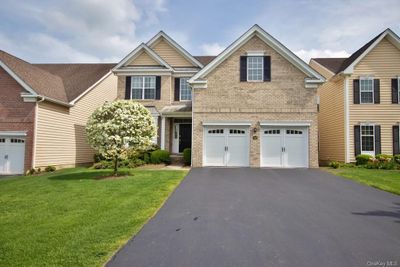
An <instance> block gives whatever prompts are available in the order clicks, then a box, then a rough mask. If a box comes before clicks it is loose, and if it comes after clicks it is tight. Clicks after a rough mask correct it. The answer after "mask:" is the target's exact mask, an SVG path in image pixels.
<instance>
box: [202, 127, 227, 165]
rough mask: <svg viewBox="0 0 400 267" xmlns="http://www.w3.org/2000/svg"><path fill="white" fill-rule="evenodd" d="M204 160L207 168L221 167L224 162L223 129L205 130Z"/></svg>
mask: <svg viewBox="0 0 400 267" xmlns="http://www.w3.org/2000/svg"><path fill="white" fill-rule="evenodd" d="M205 130H206V135H205V141H204V150H205V151H204V159H205V162H204V163H205V165H207V166H222V165H223V164H224V162H225V129H205Z"/></svg>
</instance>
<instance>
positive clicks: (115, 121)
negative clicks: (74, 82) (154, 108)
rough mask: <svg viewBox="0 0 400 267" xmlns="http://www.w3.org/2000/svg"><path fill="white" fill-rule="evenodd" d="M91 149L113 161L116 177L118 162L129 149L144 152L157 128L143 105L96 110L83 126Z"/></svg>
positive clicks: (121, 102) (125, 102) (116, 105)
mask: <svg viewBox="0 0 400 267" xmlns="http://www.w3.org/2000/svg"><path fill="white" fill-rule="evenodd" d="M86 134H87V137H88V141H89V144H90V145H91V147H92V148H94V149H95V150H96V151H98V152H99V153H100V154H102V155H103V156H104V157H105V158H107V159H111V160H113V161H114V175H117V171H118V161H119V160H123V159H125V158H126V156H127V152H128V151H129V150H131V149H146V148H147V147H149V146H150V145H151V144H152V138H153V137H154V136H155V134H156V127H155V125H154V121H153V118H152V116H151V114H150V112H149V110H148V109H146V108H145V107H144V106H143V105H142V104H140V103H137V102H133V101H129V100H118V101H114V102H111V103H105V104H104V105H103V106H101V107H99V108H98V109H96V110H95V111H94V112H93V114H92V115H91V116H90V118H89V120H88V123H87V125H86Z"/></svg>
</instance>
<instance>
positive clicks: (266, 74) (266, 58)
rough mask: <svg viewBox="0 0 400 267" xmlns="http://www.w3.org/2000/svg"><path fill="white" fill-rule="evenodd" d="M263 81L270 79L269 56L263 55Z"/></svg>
mask: <svg viewBox="0 0 400 267" xmlns="http://www.w3.org/2000/svg"><path fill="white" fill-rule="evenodd" d="M264 81H267V82H270V81H271V57H270V56H264Z"/></svg>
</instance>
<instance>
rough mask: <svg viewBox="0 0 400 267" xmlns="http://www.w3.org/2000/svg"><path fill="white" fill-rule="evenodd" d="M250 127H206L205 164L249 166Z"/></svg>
mask: <svg viewBox="0 0 400 267" xmlns="http://www.w3.org/2000/svg"><path fill="white" fill-rule="evenodd" d="M249 144H250V139H249V129H248V127H224V126H223V127H217V126H216V127H204V147H203V162H204V164H203V165H204V166H234V167H244V166H249Z"/></svg>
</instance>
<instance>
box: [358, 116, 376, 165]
mask: <svg viewBox="0 0 400 267" xmlns="http://www.w3.org/2000/svg"><path fill="white" fill-rule="evenodd" d="M363 126H372V136H373V139H374V140H373V142H372V145H373V146H374V150H373V151H363V150H362V148H363V143H362V137H363V134H362V127H363ZM366 136H370V135H366ZM360 150H361V154H366V155H371V156H373V157H375V150H376V149H375V124H371V123H361V124H360Z"/></svg>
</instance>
